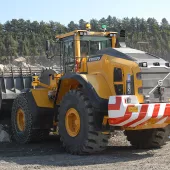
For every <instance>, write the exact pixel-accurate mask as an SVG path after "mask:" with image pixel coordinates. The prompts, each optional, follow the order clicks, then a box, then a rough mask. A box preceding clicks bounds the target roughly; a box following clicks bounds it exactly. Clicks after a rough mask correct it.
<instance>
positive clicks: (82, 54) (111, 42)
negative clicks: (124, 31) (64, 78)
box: [46, 24, 119, 72]
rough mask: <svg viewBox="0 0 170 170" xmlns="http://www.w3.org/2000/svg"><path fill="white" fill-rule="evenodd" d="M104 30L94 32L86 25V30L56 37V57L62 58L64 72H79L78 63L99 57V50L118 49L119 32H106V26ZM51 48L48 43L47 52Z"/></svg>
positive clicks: (61, 64) (103, 27) (61, 63)
mask: <svg viewBox="0 0 170 170" xmlns="http://www.w3.org/2000/svg"><path fill="white" fill-rule="evenodd" d="M102 29H103V31H102V32H93V31H91V26H90V24H86V30H75V31H72V32H69V33H66V34H62V35H58V36H56V40H57V43H55V45H54V46H55V50H56V51H57V54H56V55H57V56H60V67H61V66H62V72H72V71H74V72H77V70H78V68H77V67H76V66H77V63H80V62H81V61H82V60H83V59H85V58H88V57H91V56H94V55H97V52H98V51H99V50H103V49H106V48H115V47H118V44H119V43H118V41H117V32H106V26H105V25H103V26H102ZM49 48H50V47H49V43H47V48H46V50H47V52H48V51H49ZM55 53H56V52H55ZM78 67H80V66H78Z"/></svg>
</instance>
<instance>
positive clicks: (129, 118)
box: [108, 96, 170, 127]
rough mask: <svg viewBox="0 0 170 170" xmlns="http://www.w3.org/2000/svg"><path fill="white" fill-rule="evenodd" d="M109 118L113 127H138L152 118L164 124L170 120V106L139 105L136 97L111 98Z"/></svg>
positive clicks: (162, 104)
mask: <svg viewBox="0 0 170 170" xmlns="http://www.w3.org/2000/svg"><path fill="white" fill-rule="evenodd" d="M108 117H109V124H110V125H112V126H124V127H137V126H139V125H143V124H145V123H146V122H148V121H149V120H150V119H151V118H154V124H163V123H166V121H167V120H170V104H169V103H153V104H139V103H138V100H137V97H136V96H110V98H109V104H108Z"/></svg>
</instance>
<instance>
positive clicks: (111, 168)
mask: <svg viewBox="0 0 170 170" xmlns="http://www.w3.org/2000/svg"><path fill="white" fill-rule="evenodd" d="M169 151H170V142H169V143H167V145H165V146H164V147H163V148H161V149H157V150H149V151H146V150H135V149H133V148H132V147H131V146H130V144H129V142H127V140H126V138H125V137H124V135H123V134H122V133H117V134H116V136H114V137H112V138H111V140H110V142H109V146H108V148H107V150H106V151H105V152H103V153H100V154H97V155H91V156H73V155H69V154H67V153H65V151H64V150H63V148H62V147H61V144H60V142H59V141H58V139H56V138H54V137H50V138H49V139H48V140H46V141H44V142H43V143H40V144H38V143H37V144H29V145H23V146H22V145H17V144H15V143H1V144H0V170H32V169H33V170H35V169H40V170H48V169H49V170H58V169H61V170H64V169H67V170H77V169H81V170H83V169H94V170H95V169H97V170H115V169H116V170H117V169H118V170H125V169H126V170H137V169H138V170H145V169H147V170H158V169H159V170H160V169H163V170H168V169H170V159H169V158H170V152H169Z"/></svg>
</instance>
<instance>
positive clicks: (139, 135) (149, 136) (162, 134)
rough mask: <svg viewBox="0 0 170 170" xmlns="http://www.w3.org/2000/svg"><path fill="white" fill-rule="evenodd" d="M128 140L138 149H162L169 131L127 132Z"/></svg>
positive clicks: (165, 129)
mask: <svg viewBox="0 0 170 170" xmlns="http://www.w3.org/2000/svg"><path fill="white" fill-rule="evenodd" d="M124 133H125V135H126V136H127V140H128V141H129V142H130V143H131V145H132V146H134V147H135V148H137V149H151V148H160V147H161V146H163V145H165V143H166V141H167V139H168V129H167V127H166V128H159V129H146V130H126V131H125V132H124Z"/></svg>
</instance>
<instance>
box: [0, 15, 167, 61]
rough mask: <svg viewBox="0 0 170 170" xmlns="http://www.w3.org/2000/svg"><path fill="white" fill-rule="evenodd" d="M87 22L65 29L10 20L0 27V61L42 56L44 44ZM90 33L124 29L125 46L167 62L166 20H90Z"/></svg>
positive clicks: (49, 23) (59, 25)
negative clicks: (11, 58) (104, 26)
mask: <svg viewBox="0 0 170 170" xmlns="http://www.w3.org/2000/svg"><path fill="white" fill-rule="evenodd" d="M86 23H87V22H86V21H85V20H83V19H80V20H79V22H78V23H75V22H74V21H71V22H70V23H69V24H68V25H67V26H64V25H62V24H61V23H59V22H54V21H50V22H47V23H46V22H44V21H41V22H37V21H33V22H31V21H30V20H23V19H18V20H17V19H12V20H11V21H7V22H6V23H4V24H0V60H1V62H3V61H5V60H7V58H8V57H13V58H17V57H18V56H23V57H32V58H35V57H36V56H44V55H45V41H46V39H49V40H52V39H54V37H55V35H57V34H61V33H66V32H69V31H73V30H75V29H85V24H86ZM90 24H91V27H92V30H94V31H101V29H102V27H101V26H102V25H103V24H105V25H107V30H108V31H117V32H119V31H120V30H121V29H125V30H126V32H127V37H126V42H127V45H128V46H130V47H133V48H136V49H140V50H145V51H147V52H149V53H152V54H155V55H158V56H160V57H162V58H164V59H166V60H169V61H170V57H169V55H170V24H169V23H168V21H167V19H166V18H163V19H162V21H161V23H158V21H157V20H156V19H154V18H148V19H147V20H145V19H143V18H123V19H119V18H116V17H112V16H110V15H109V16H108V17H107V18H101V19H100V20H97V19H91V20H90Z"/></svg>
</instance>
